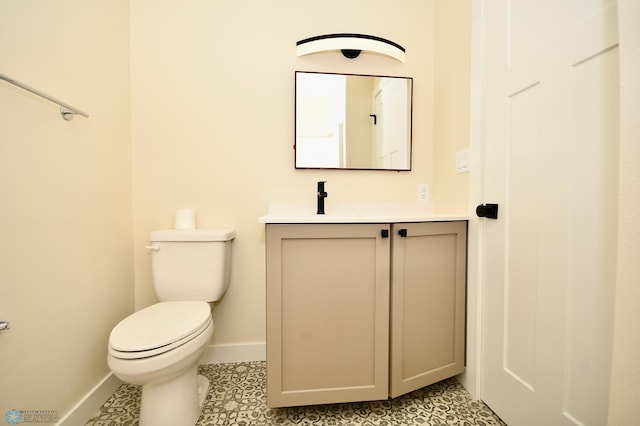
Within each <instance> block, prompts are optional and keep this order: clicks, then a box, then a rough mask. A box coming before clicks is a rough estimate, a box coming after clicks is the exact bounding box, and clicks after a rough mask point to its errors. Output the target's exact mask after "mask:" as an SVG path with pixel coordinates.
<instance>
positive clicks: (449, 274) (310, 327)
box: [266, 221, 467, 407]
mask: <svg viewBox="0 0 640 426" xmlns="http://www.w3.org/2000/svg"><path fill="white" fill-rule="evenodd" d="M466 229H467V225H466V221H454V222H424V223H388V224H384V223H383V224H372V223H351V224H335V223H326V224H325V223H323V224H303V223H296V224H272V223H268V224H267V225H266V260H267V405H268V406H270V407H284V406H298V405H311V404H326V403H337V402H351V401H367V400H381V399H387V398H388V397H389V396H391V397H396V396H399V395H402V394H404V393H407V392H410V391H412V390H415V389H418V388H421V387H423V386H427V385H429V384H432V383H435V382H437V381H439V380H443V379H445V378H448V377H451V376H454V375H456V374H459V373H462V371H463V369H464V307H465V306H464V304H465V281H466V280H465V274H466Z"/></svg>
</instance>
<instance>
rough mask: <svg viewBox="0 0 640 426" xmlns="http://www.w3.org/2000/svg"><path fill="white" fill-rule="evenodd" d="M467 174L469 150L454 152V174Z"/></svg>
mask: <svg viewBox="0 0 640 426" xmlns="http://www.w3.org/2000/svg"><path fill="white" fill-rule="evenodd" d="M468 172H469V150H468V149H463V150H462V151H458V152H456V173H457V174H460V173H468Z"/></svg>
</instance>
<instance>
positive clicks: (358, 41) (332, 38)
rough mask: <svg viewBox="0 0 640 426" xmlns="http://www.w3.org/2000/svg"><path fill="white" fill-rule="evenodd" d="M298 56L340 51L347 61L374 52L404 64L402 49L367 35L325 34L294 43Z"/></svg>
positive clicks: (395, 44) (385, 40) (380, 38)
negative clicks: (362, 53) (364, 53)
mask: <svg viewBox="0 0 640 426" xmlns="http://www.w3.org/2000/svg"><path fill="white" fill-rule="evenodd" d="M296 46H297V51H298V56H304V55H308V54H311V53H318V52H326V51H330V50H340V51H341V52H342V54H343V55H344V56H345V57H346V58H349V59H353V58H357V57H358V56H359V55H360V52H362V51H365V52H375V53H379V54H382V55H386V56H390V57H392V58H394V59H397V60H398V61H400V62H404V58H405V50H404V47H402V46H400V45H399V44H398V43H394V42H393V41H391V40H387V39H385V38H382V37H377V36H372V35H367V34H351V33H339V34H325V35H319V36H314V37H309V38H305V39H304V40H299V41H297V42H296Z"/></svg>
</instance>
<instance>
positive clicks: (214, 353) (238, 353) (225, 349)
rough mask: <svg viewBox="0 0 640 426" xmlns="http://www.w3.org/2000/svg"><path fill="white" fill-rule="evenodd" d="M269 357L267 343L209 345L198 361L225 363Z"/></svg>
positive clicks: (202, 362) (262, 359)
mask: <svg viewBox="0 0 640 426" xmlns="http://www.w3.org/2000/svg"><path fill="white" fill-rule="evenodd" d="M266 359H267V345H266V344H265V343H247V344H240V345H209V346H207V347H206V348H205V349H204V353H203V354H202V356H201V357H200V360H199V361H198V363H199V364H225V363H228V362H249V361H264V360H266Z"/></svg>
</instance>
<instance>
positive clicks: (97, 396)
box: [57, 373, 122, 426]
mask: <svg viewBox="0 0 640 426" xmlns="http://www.w3.org/2000/svg"><path fill="white" fill-rule="evenodd" d="M121 384H122V381H121V380H120V379H118V378H117V377H116V376H114V375H113V373H109V374H107V375H106V376H105V378H104V379H102V380H101V381H100V383H98V384H97V385H96V386H95V387H94V388H93V389H91V390H90V391H89V392H88V393H87V394H86V395H85V396H84V398H82V399H81V400H80V402H78V403H77V404H76V405H75V406H74V407H73V408H72V409H71V410H69V412H68V413H67V414H66V415H65V416H64V417H63V418H62V419H60V420H59V421H58V423H57V425H58V426H77V425H83V424H85V423H86V422H87V420H89V419H90V418H91V417H92V416H93V415H94V414H95V413H96V411H98V409H99V408H100V407H102V405H103V404H104V403H105V401H106V400H107V399H109V397H110V396H111V395H113V393H114V392H115V391H116V389H118V387H119V386H120V385H121Z"/></svg>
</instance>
